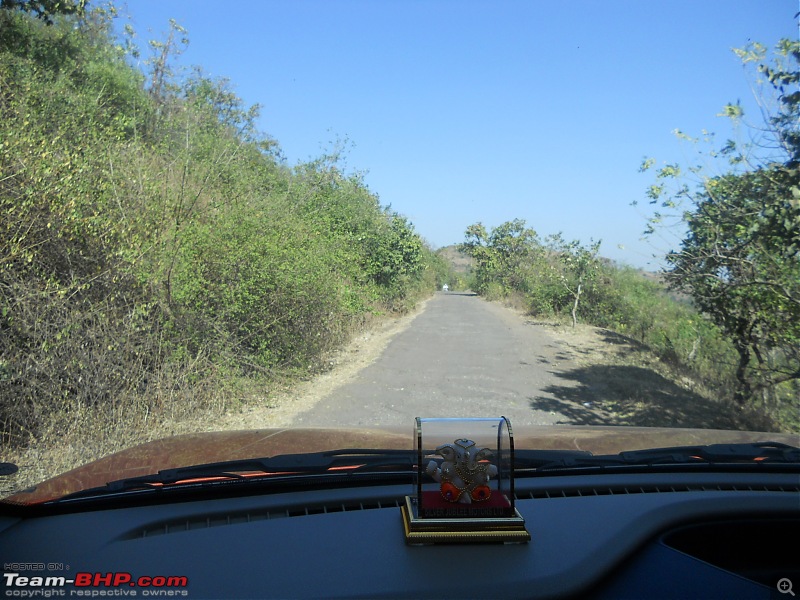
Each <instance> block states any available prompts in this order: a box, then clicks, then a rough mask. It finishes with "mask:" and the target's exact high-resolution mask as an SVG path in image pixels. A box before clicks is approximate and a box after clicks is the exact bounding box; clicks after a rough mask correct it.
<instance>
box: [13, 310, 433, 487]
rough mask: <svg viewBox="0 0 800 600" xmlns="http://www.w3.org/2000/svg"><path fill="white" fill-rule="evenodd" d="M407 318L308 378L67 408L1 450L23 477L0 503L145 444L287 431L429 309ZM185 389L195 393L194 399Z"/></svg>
mask: <svg viewBox="0 0 800 600" xmlns="http://www.w3.org/2000/svg"><path fill="white" fill-rule="evenodd" d="M425 305H426V302H424V301H423V302H420V303H419V304H418V306H417V307H416V309H415V310H414V311H413V312H411V313H408V314H406V315H403V316H400V317H398V316H384V317H378V316H373V317H371V318H370V319H368V320H365V321H364V322H363V323H362V327H363V329H361V330H360V331H358V332H357V333H355V334H354V335H353V336H352V338H351V340H350V342H349V343H348V344H346V345H345V346H344V347H343V348H341V349H340V350H338V351H336V352H333V353H331V354H329V355H328V356H327V357H325V359H324V360H322V361H321V363H320V365H321V367H320V368H319V369H318V372H317V373H315V374H313V375H308V376H307V377H305V378H298V377H297V375H296V374H295V377H294V378H293V379H289V378H287V379H283V380H276V379H274V378H273V379H269V380H268V379H266V378H263V377H262V378H258V377H254V378H249V379H246V378H238V379H237V378H231V377H228V378H227V379H226V380H225V382H224V385H223V386H221V387H220V386H213V385H211V383H210V382H209V383H207V384H205V385H204V384H203V383H195V384H194V385H193V386H190V387H185V388H184V389H186V390H187V391H186V392H177V391H175V390H171V389H159V390H156V391H154V393H155V394H156V395H157V396H159V398H161V400H160V401H156V402H150V403H147V404H145V403H144V402H135V401H134V402H129V403H125V402H119V403H118V405H117V409H116V410H115V411H113V412H108V411H101V410H98V409H89V408H87V407H86V406H85V405H81V404H79V403H77V402H76V403H74V404H71V405H70V404H64V405H63V407H62V410H61V411H60V414H59V415H58V416H57V417H55V418H53V419H51V420H50V421H48V423H47V424H46V425H45V426H43V427H42V428H41V429H40V431H39V433H38V435H36V436H35V437H34V436H29V437H28V439H27V440H26V444H25V447H24V448H19V447H18V448H13V447H11V446H8V445H5V446H3V447H0V461H2V462H11V463H14V464H16V465H17V466H19V471H18V472H17V473H16V474H15V475H12V476H10V477H5V478H1V479H0V497H4V496H6V495H8V494H10V493H12V492H14V491H15V490H20V489H25V488H27V487H29V486H31V485H34V484H36V483H38V482H41V481H44V480H45V479H48V478H50V477H53V476H55V475H58V474H60V473H64V472H66V471H69V470H71V469H73V468H75V467H77V466H80V465H84V464H86V463H89V462H91V461H94V460H97V459H99V458H102V457H103V456H107V455H109V454H112V453H114V452H119V451H121V450H124V449H126V448H130V447H132V446H135V445H137V444H142V443H145V442H148V441H152V440H156V439H160V438H164V437H169V436H172V435H179V434H184V433H196V432H203V431H221V430H237V429H258V428H270V427H285V426H289V425H291V423H292V421H293V418H294V416H295V415H297V414H298V413H300V412H303V411H304V410H307V409H308V408H310V407H311V406H313V405H314V404H315V403H316V401H318V400H319V399H320V398H321V397H322V396H324V395H325V394H326V393H328V392H330V391H332V390H333V389H335V388H336V387H338V386H339V385H342V384H343V383H345V382H346V381H348V380H349V379H351V378H352V377H354V376H355V375H356V374H357V373H358V371H360V370H361V369H362V368H364V367H365V366H367V365H368V364H369V363H371V362H372V361H373V360H375V359H376V358H377V357H378V356H380V354H381V352H382V351H383V349H384V348H385V347H386V344H388V342H389V340H390V339H391V338H392V336H394V335H395V334H396V333H397V332H398V331H400V330H402V329H403V328H405V327H406V326H408V324H409V323H410V322H411V321H412V320H413V319H414V318H415V317H416V316H417V315H418V314H420V313H421V312H422V311H423V310H424V308H425ZM188 390H191V391H192V392H193V393H191V394H189V393H188Z"/></svg>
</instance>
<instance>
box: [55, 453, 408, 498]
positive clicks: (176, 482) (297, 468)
mask: <svg viewBox="0 0 800 600" xmlns="http://www.w3.org/2000/svg"><path fill="white" fill-rule="evenodd" d="M415 465H416V453H415V452H413V451H411V450H372V449H364V448H350V449H344V450H332V451H327V452H315V453H309V454H281V455H277V456H272V457H266V458H250V459H242V460H231V461H224V462H216V463H206V464H201V465H193V466H189V467H178V468H175V469H164V470H161V471H159V472H158V473H153V474H151V475H142V476H140V477H129V478H126V479H119V480H116V481H111V482H109V483H107V484H106V485H104V486H100V487H95V488H91V489H86V490H81V491H79V492H75V493H73V494H69V495H67V496H64V497H62V498H59V499H58V500H56V501H55V502H61V501H63V500H73V499H77V498H86V497H90V496H92V497H93V496H105V495H109V494H111V495H113V494H115V493H119V492H130V491H135V490H164V489H167V488H170V489H174V487H179V486H181V485H183V484H191V483H199V482H209V481H220V480H227V481H235V480H255V479H263V478H271V477H280V476H303V475H318V476H324V475H336V476H339V477H342V476H348V475H351V474H362V473H371V474H376V473H378V474H379V473H388V472H398V471H402V472H408V473H412V472H413V469H414V468H415Z"/></svg>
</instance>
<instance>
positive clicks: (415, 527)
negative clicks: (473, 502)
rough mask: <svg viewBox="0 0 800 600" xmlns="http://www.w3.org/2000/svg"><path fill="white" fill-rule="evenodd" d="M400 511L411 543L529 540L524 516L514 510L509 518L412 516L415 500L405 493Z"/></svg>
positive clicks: (508, 542) (476, 542)
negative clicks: (424, 517) (513, 514)
mask: <svg viewBox="0 0 800 600" xmlns="http://www.w3.org/2000/svg"><path fill="white" fill-rule="evenodd" d="M400 510H401V512H402V514H403V529H404V531H405V535H406V543H408V544H411V545H428V544H497V543H505V544H524V543H526V542H529V541H530V540H531V534H530V533H528V530H527V529H525V519H523V518H522V516H521V515H520V514H519V511H518V510H516V509H514V513H515V516H512V517H497V518H484V517H482V518H474V519H473V518H468V517H466V518H443V519H435V518H433V519H431V518H427V519H421V518H419V517H417V516H416V515H415V510H414V501H413V500H412V499H411V497H410V496H406V501H405V504H403V505H402V506H401V507H400Z"/></svg>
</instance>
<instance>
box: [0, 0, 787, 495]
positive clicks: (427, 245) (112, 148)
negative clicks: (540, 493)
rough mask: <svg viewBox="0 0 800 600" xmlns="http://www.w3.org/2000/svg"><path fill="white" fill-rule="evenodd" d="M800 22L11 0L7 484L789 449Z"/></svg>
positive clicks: (774, 8)
mask: <svg viewBox="0 0 800 600" xmlns="http://www.w3.org/2000/svg"><path fill="white" fill-rule="evenodd" d="M796 12H797V7H796V5H795V3H793V2H789V1H788V0H787V1H777V2H770V3H768V4H757V3H737V4H735V5H731V4H730V3H729V2H721V1H720V2H717V1H708V2H702V3H695V2H648V3H631V2H617V1H607V2H602V3H597V2H590V1H588V0H585V1H584V0H575V1H569V2H558V3H545V2H499V3H497V2H488V1H482V0H481V1H469V2H454V1H446V0H435V1H432V2H416V1H410V2H405V1H395V2H372V3H367V2H355V1H349V0H348V1H344V0H343V1H336V2H316V1H301V2H294V1H288V0H287V1H277V2H268V3H260V2H256V3H251V4H250V5H246V6H244V5H243V6H238V7H236V9H233V7H229V6H226V5H225V6H223V5H221V4H220V3H219V2H211V1H207V0H195V1H192V2H185V1H178V0H163V1H160V2H152V1H149V0H128V1H127V2H125V3H123V2H99V1H89V2H83V1H80V2H79V1H78V0H67V1H65V2H58V3H50V2H41V3H32V2H26V1H22V0H3V2H2V3H1V4H0V115H1V116H2V118H0V397H2V402H0V427H1V429H0V440H1V441H2V449H1V454H0V462H2V463H4V467H3V468H2V469H0V496H6V495H9V494H12V493H14V492H19V491H20V490H22V489H24V488H28V487H29V486H32V485H34V484H38V483H39V482H42V481H44V480H46V479H48V478H51V477H54V476H56V475H59V474H63V473H65V472H68V471H70V470H72V469H75V468H76V467H80V466H81V465H86V464H87V463H91V462H92V461H100V462H98V463H95V466H94V467H92V468H91V469H90V470H89V471H81V472H76V473H73V474H72V475H69V476H67V477H65V478H62V479H60V480H58V481H57V482H56V483H54V484H53V486H51V487H42V488H40V492H41V494H42V495H41V496H37V497H36V498H38V500H37V501H43V500H47V499H52V498H55V497H58V496H59V495H66V494H72V493H75V492H78V491H80V490H86V489H90V488H95V487H97V486H104V485H105V484H106V483H107V482H111V481H125V480H131V478H134V479H133V480H132V481H133V483H132V484H127V485H132V486H133V487H136V488H137V489H139V487H141V480H140V479H135V478H139V477H143V476H145V477H146V476H151V475H154V474H157V473H159V472H160V471H163V470H170V469H178V468H182V467H189V466H191V465H206V464H208V463H214V464H216V463H222V462H225V461H239V460H246V459H253V458H256V459H261V458H264V457H274V456H287V455H288V456H294V457H295V458H296V460H297V461H298V462H302V461H301V459H300V458H298V456H299V455H300V454H304V453H312V452H327V451H331V450H337V449H361V450H367V449H369V448H373V449H387V450H388V449H393V450H403V451H406V450H411V449H412V448H413V438H412V425H413V423H414V419H415V417H431V418H438V417H499V416H501V415H502V416H504V417H507V418H508V420H509V421H510V423H512V424H513V427H514V430H515V431H516V432H517V440H518V447H519V449H520V450H521V451H523V450H537V449H538V450H559V451H560V450H570V451H577V452H580V453H583V452H591V453H592V454H594V455H601V456H616V457H617V458H614V459H613V460H611V459H609V460H610V462H611V463H613V464H614V465H619V462H618V461H619V460H620V459H619V458H618V454H619V453H620V452H627V451H634V450H644V449H648V448H674V447H678V446H681V447H689V450H687V451H686V452H683V451H672V452H671V454H670V456H672V457H676V456H677V457H678V458H675V459H674V460H676V461H677V462H682V461H685V460H695V458H693V457H697V456H698V455H703V456H716V457H719V456H720V454H719V453H717V454H713V453H710V454H707V453H706V452H707V451H706V450H698V448H700V447H705V446H708V445H713V444H745V446H744V448H745V450H743V452H744V455H743V456H745V457H747V458H745V460H744V462H747V461H751V462H752V461H762V460H763V459H764V458H765V455H763V447H759V448H762V450H757V451H753V450H752V448H753V446H750V444H754V443H759V442H762V443H766V442H769V443H772V444H789V445H790V446H798V445H800V437H799V436H798V431H800V417H798V415H800V278H798V273H800V132H799V129H798V124H799V123H800V91H799V90H798V80H799V79H800V75H798V73H800V66H798V62H800V45H798V42H797V41H796V40H797V27H798V22H797V15H796ZM237 431H240V432H243V433H239V434H236V435H235V436H234V435H233V432H237ZM287 431H288V432H294V433H293V434H291V435H290V434H286V432H287ZM207 432H218V433H217V434H215V435H221V436H223V437H220V438H214V437H213V436H210V435H203V434H205V433H207ZM175 436H178V437H175ZM231 436H232V437H231ZM215 440H216V441H215ZM147 442H153V444H151V445H149V446H140V444H144V443H147ZM769 448H771V449H772V450H770V452H773V451H774V452H782V454H781V455H782V456H785V457H789V458H791V460H796V453H795V452H794V451H793V450H791V449H790V450H787V451H786V452H784V451H782V450H781V451H779V450H778V449H779V448H782V446H774V445H773V446H769ZM126 449H130V450H129V451H128V452H127V453H124V454H121V455H118V456H117V457H115V458H114V457H112V455H114V453H117V452H120V451H123V450H126ZM738 452H739V450H737V451H736V452H735V453H734V454H736V453H738ZM752 452H756V453H755V454H752ZM520 456H522V454H521V455H520ZM537 456H538V455H537ZM577 456H578V458H576V456H574V455H569V454H566V455H563V456H562V455H560V456H559V457H558V458H554V459H553V460H554V461H555V463H553V461H550V462H546V463H543V464H551V465H552V464H557V465H561V466H567V465H568V464H569V465H578V464H579V463H580V464H581V465H583V464H584V463H581V460H582V458H581V457H584V458H585V455H583V454H579V455H577ZM628 456H630V455H628ZM637 456H638V457H641V456H642V455H637ZM687 456H688V457H689V458H688V459H687V458H686V457H687ZM736 456H737V457H738V456H739V454H736ZM769 456H770V457H772V456H773V455H772V454H770V455H769ZM361 458H362V459H363V457H361ZM579 458H581V460H579ZM353 460H354V461H355V463H357V464H365V463H358V461H357V460H355V459H353ZM379 460H380V461H383V460H384V458H383V455H381V458H380V459H379ZM536 460H539V459H538V458H537V459H536ZM548 460H549V459H548ZM636 460H637V461H639V458H637V459H636ZM648 460H649V459H648ZM648 460H645V461H644V464H645V466H648V465H649V464H650V463H649V462H648ZM659 460H660V459H659ZM704 460H705V459H704ZM771 460H772V459H770V461H771ZM787 460H788V459H787ZM559 461H561V462H559ZM615 461H617V462H615ZM770 461H768V462H770ZM390 462H391V461H390ZM607 462H608V461H607ZM259 464H260V465H261V466H260V468H261V469H263V472H262V474H263V473H267V474H269V473H272V474H274V473H275V471H276V470H279V469H277V468H276V466H275V465H276V463H274V462H273V463H265V464H261V463H259ZM280 464H281V466H282V468H283V471H281V472H288V471H289V468H288V467H287V466H286V465H285V464H284V463H280ZM381 464H383V463H381ZM537 464H538V463H537ZM595 464H596V463H595ZM14 465H15V466H16V468H15V467H14ZM637 465H638V466H640V467H641V466H642V463H641V462H637ZM257 466H258V465H257ZM336 466H337V468H338V466H342V465H340V464H339V463H336ZM343 466H344V467H346V468H350V467H352V466H353V465H347V464H345V465H343ZM540 466H541V465H540ZM228 467H230V465H228ZM226 468H227V467H226ZM325 468H326V469H328V467H325ZM381 468H385V464H384V465H383V467H381ZM270 469H272V470H270ZM236 473H238V471H236ZM174 476H175V473H174V472H172V471H170V472H169V473H168V474H167V475H166V476H162V479H160V480H158V479H157V480H153V479H152V478H151V479H149V480H147V482H146V483H147V485H150V486H151V487H152V484H157V485H162V486H163V485H171V484H173V483H175V482H176V481H182V479H180V478H178V479H176V478H175V477H174ZM202 477H210V478H211V479H214V478H223V479H224V478H228V477H229V471H225V470H222V471H220V469H217V470H216V471H212V472H211V474H210V475H209V474H207V473H205V472H204V474H203V476H202ZM236 477H239V476H238V475H237V476H236ZM236 477H233V478H234V479H235V478H236ZM189 479H191V480H192V481H196V480H197V478H196V477H195V476H192V477H190V478H189ZM122 487H125V486H124V485H123V486H122ZM43 490H46V491H43Z"/></svg>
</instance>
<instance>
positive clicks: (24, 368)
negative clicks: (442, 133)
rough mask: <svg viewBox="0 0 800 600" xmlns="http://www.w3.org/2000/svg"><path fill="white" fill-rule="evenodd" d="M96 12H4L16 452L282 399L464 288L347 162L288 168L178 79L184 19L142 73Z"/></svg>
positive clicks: (232, 115)
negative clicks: (251, 400)
mask: <svg viewBox="0 0 800 600" xmlns="http://www.w3.org/2000/svg"><path fill="white" fill-rule="evenodd" d="M81 8H82V3H75V4H71V3H69V2H57V3H52V2H40V3H30V2H23V1H20V2H17V1H16V0H4V1H3V3H2V8H0V398H2V402H1V403H0V425H1V426H2V430H1V431H0V438H1V439H2V443H3V444H4V445H7V447H24V446H26V445H30V444H34V443H36V442H37V440H40V438H41V437H42V436H43V435H45V434H46V433H47V432H48V431H51V432H52V431H56V432H57V434H58V435H59V436H61V435H64V436H68V435H69V434H70V432H75V431H77V430H79V429H81V428H84V427H86V426H87V425H86V423H87V422H93V423H95V424H98V423H99V424H100V426H101V427H102V428H103V430H102V431H98V430H94V431H91V432H80V431H78V438H79V439H87V440H88V439H89V438H93V439H95V438H97V437H98V436H99V437H102V436H103V435H107V436H110V435H113V434H112V433H111V432H113V431H114V430H115V427H117V426H121V427H127V426H130V427H132V426H133V425H132V424H133V423H134V422H140V421H141V422H143V423H146V422H148V421H149V422H153V421H158V420H164V419H167V418H178V417H179V416H180V415H181V414H186V413H188V412H191V411H197V410H204V409H207V408H209V407H219V405H221V404H222V405H225V404H230V403H231V402H235V401H236V399H237V398H241V397H244V396H246V395H247V394H248V393H249V391H251V390H259V393H260V394H267V393H268V391H269V389H270V388H271V387H273V386H276V385H279V384H281V382H283V381H286V380H287V379H292V378H297V377H305V376H307V374H308V373H309V372H313V371H315V370H316V369H318V368H319V365H320V360H321V358H322V357H324V356H325V354H326V353H327V352H329V351H330V350H332V349H333V348H335V347H337V346H339V345H340V344H341V343H343V342H344V341H345V340H346V339H348V337H349V336H350V335H351V334H352V333H353V332H354V331H356V330H358V329H359V328H361V327H364V326H365V325H367V324H368V323H369V321H370V319H373V318H375V316H376V315H381V314H386V313H390V312H398V311H399V312H402V311H405V310H407V309H408V308H410V307H411V306H413V305H414V303H415V301H416V300H417V299H418V298H420V297H422V296H425V295H427V294H430V293H431V292H432V291H433V290H434V289H435V288H436V287H437V286H439V285H441V283H442V282H444V281H445V280H447V279H448V278H449V275H448V272H449V269H448V266H447V265H446V263H445V261H443V260H442V259H440V258H438V257H437V256H436V255H435V254H434V253H433V252H432V251H431V250H430V249H429V248H428V247H427V246H426V244H425V243H424V242H423V240H422V239H421V238H420V236H419V235H418V234H417V233H416V232H415V231H414V228H413V226H412V224H411V223H410V222H409V221H408V220H407V219H406V218H404V217H403V216H402V215H400V214H397V213H396V212H393V211H391V210H390V209H388V208H387V207H384V206H382V205H381V204H380V202H379V200H378V198H377V196H376V195H375V194H374V193H373V192H371V191H370V190H369V189H368V187H367V186H366V185H365V183H364V180H363V178H362V177H361V176H360V175H359V174H358V173H348V172H346V171H345V170H344V169H343V168H342V167H341V162H340V160H339V155H338V153H337V151H335V150H334V151H332V152H331V154H330V155H325V156H321V157H319V158H318V159H316V160H312V161H309V162H306V163H303V164H298V165H296V166H288V165H287V164H286V162H285V161H284V160H282V158H281V153H280V146H279V144H278V142H277V141H275V140H273V139H271V138H270V137H269V136H268V135H266V134H263V133H261V132H260V131H258V129H257V126H256V123H257V118H258V108H257V107H247V106H245V105H244V104H243V102H242V100H241V99H240V98H238V97H237V96H236V95H235V94H234V93H233V92H232V91H231V87H230V85H229V83H228V82H227V81H225V80H219V79H210V78H208V77H206V76H205V75H204V74H203V73H202V71H201V70H199V69H198V70H195V71H194V72H193V73H191V74H190V75H187V76H182V77H178V76H176V75H175V74H174V73H173V72H172V69H171V61H172V60H173V58H174V56H175V55H176V54H177V53H179V52H180V51H181V49H182V48H183V46H184V45H185V43H186V40H185V39H184V35H185V32H183V30H182V29H181V28H180V27H179V26H178V25H177V24H175V23H173V24H172V27H171V32H170V34H169V36H168V38H167V39H166V40H161V41H158V42H154V43H153V44H152V46H153V49H154V50H155V52H154V54H153V57H152V58H151V59H150V60H149V61H147V63H146V64H147V68H146V71H145V72H140V71H139V70H137V69H135V68H133V67H131V66H130V64H129V61H128V60H127V59H128V57H129V52H130V51H131V50H130V48H131V47H130V46H128V49H127V50H126V45H125V43H124V40H123V41H122V42H121V41H120V40H117V39H116V38H115V36H114V35H113V31H112V21H113V18H114V14H113V13H114V10H113V8H111V7H110V5H107V6H105V7H104V8H100V9H94V10H92V11H87V12H85V13H84V12H82V10H81ZM67 9H68V10H67ZM59 10H61V11H63V12H66V13H69V14H57V13H58V11H59ZM36 13H39V14H38V15H37V14H36ZM87 419H88V421H87ZM54 423H55V424H56V425H54Z"/></svg>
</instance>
